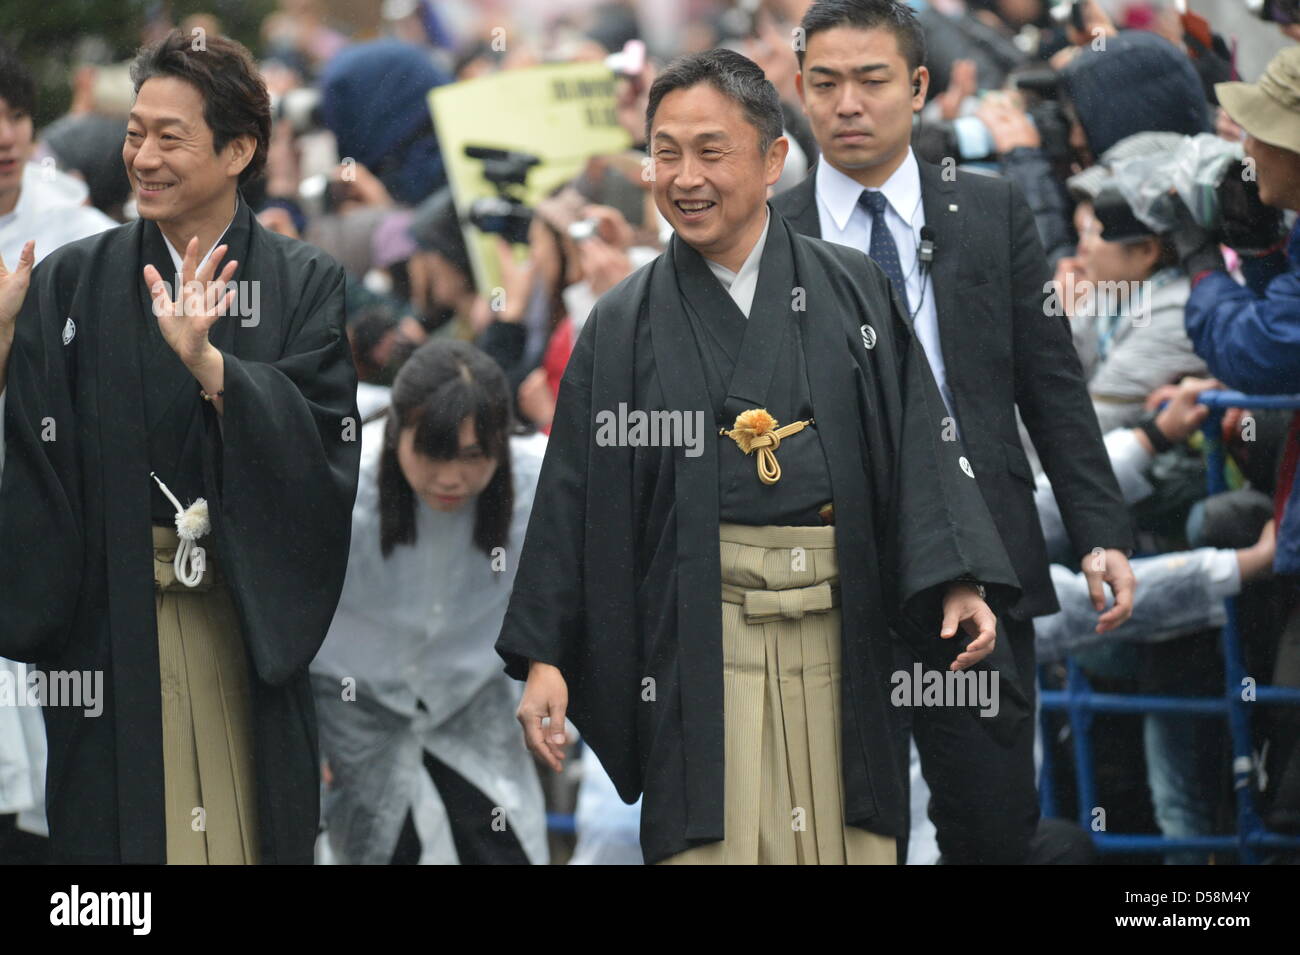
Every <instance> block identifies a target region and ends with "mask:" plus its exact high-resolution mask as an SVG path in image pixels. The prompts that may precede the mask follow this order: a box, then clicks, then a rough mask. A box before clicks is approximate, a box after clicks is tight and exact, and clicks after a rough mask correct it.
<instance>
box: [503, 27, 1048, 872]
mask: <svg viewBox="0 0 1300 955" xmlns="http://www.w3.org/2000/svg"><path fill="white" fill-rule="evenodd" d="M647 140H648V142H649V144H650V146H649V148H650V152H651V156H652V157H653V160H654V171H655V179H654V194H655V200H656V203H657V205H658V207H659V210H660V211H661V212H662V213H663V215H664V216H665V217H666V218H667V219H668V221H669V222H670V223H671V224H672V226H673V227H674V230H675V232H676V235H675V236H674V238H673V239H672V241H671V242H670V244H669V248H668V249H667V251H665V252H664V254H663V255H661V256H660V257H659V258H658V259H656V260H655V261H654V262H653V263H651V264H650V265H649V266H647V267H646V268H644V269H642V270H640V271H639V272H637V273H635V274H633V275H632V276H630V277H629V278H628V279H627V280H625V281H624V282H623V283H622V284H620V285H619V286H617V287H616V288H614V289H612V290H611V291H610V292H609V293H608V294H606V295H605V296H604V297H603V298H602V299H601V300H600V301H599V302H598V303H597V305H596V307H595V309H594V310H593V312H592V314H591V317H590V318H589V319H588V321H587V324H586V326H585V327H584V329H583V332H582V335H581V336H580V338H579V340H578V342H577V344H576V347H575V349H574V352H573V355H572V357H571V358H570V361H569V365H568V368H567V370H566V372H565V375H564V380H563V383H562V385H561V389H560V395H559V400H558V405H557V410H556V415H555V423H554V425H553V430H552V433H551V438H550V444H549V446H548V448H547V453H546V459H545V463H544V465H543V468H542V474H541V481H540V485H539V487H538V491H537V498H536V501H535V504H534V507H533V512H532V518H531V521H530V523H529V528H528V534H527V538H526V541H525V544H524V549H523V552H522V555H521V558H520V560H521V563H520V567H519V572H518V576H517V578H516V581H515V587H514V592H513V595H512V599H511V604H510V609H509V611H508V614H507V617H506V620H505V623H504V626H503V628H502V632H501V636H500V638H499V640H498V643H497V649H498V651H499V652H500V653H501V655H502V657H503V658H504V659H505V661H506V665H507V671H508V672H510V673H511V674H512V675H514V676H515V677H517V678H519V679H524V678H526V679H527V685H526V688H525V692H524V699H523V701H522V703H521V705H520V709H519V719H520V722H521V723H522V724H523V727H524V732H525V735H526V738H527V740H528V743H529V746H530V748H531V749H532V750H533V751H534V752H535V753H536V754H537V755H538V756H539V757H541V758H543V759H545V760H546V761H547V762H548V763H549V764H550V765H551V766H552V767H553V768H556V769H558V768H559V767H560V765H561V763H560V760H561V759H562V758H563V749H562V747H563V745H564V742H565V735H564V718H565V716H566V714H567V715H568V716H571V717H572V719H573V721H574V723H575V724H576V725H577V726H578V728H579V729H580V730H581V731H582V733H583V735H584V738H585V739H586V741H587V742H588V743H589V744H590V745H591V747H592V748H593V750H594V751H595V753H596V755H597V756H598V757H599V758H600V760H601V762H602V763H603V764H604V766H605V768H606V769H607V770H608V772H609V774H610V776H611V778H612V779H613V781H614V783H615V785H616V786H617V787H618V790H619V793H620V795H621V796H622V797H623V798H624V799H625V800H627V801H629V802H631V801H633V800H634V799H635V798H636V797H637V795H638V794H641V793H644V802H643V810H642V830H641V842H642V849H643V852H644V855H645V858H646V861H648V862H651V863H655V862H672V863H768V862H772V863H876V864H894V863H895V862H896V861H897V852H896V841H895V840H896V839H897V838H898V837H899V836H901V835H902V834H903V826H904V825H905V819H906V814H905V813H904V807H903V805H902V801H901V780H900V778H899V776H898V765H899V761H898V760H896V759H895V756H894V753H893V746H894V741H893V731H892V728H893V725H894V724H893V721H894V720H895V719H896V718H897V711H895V710H893V709H891V707H890V705H889V696H890V682H891V673H890V670H891V660H892V657H891V652H892V648H891V630H892V631H895V632H896V633H897V634H899V635H900V637H901V638H903V639H907V640H908V641H909V642H910V643H912V645H913V646H914V647H915V648H916V649H917V652H918V653H919V654H920V655H921V656H922V658H923V659H924V660H925V661H927V665H928V666H929V667H931V668H932V669H937V670H949V669H951V670H954V671H960V670H963V669H965V668H968V667H978V668H980V669H983V670H988V669H989V668H990V667H991V666H994V665H998V666H1003V665H1006V664H1007V663H1009V661H1008V660H1003V659H1000V657H1001V656H1002V655H1001V654H1000V652H995V647H994V628H995V622H996V621H995V618H994V615H993V613H992V611H991V610H990V607H989V605H988V604H986V603H985V602H984V600H983V599H981V593H982V592H983V591H984V588H987V595H988V600H989V602H990V603H992V604H993V605H994V606H1005V602H1006V601H1007V600H1008V599H1011V598H1014V597H1015V596H1016V595H1017V594H1018V591H1019V585H1018V582H1017V580H1016V577H1015V574H1014V572H1013V571H1012V569H1011V567H1010V564H1009V561H1008V559H1007V556H1006V554H1005V552H1004V551H1003V549H1002V545H1001V543H1000V541H999V539H998V536H997V533H996V531H995V530H994V527H993V525H992V521H991V518H990V516H989V514H988V511H987V509H986V507H985V505H984V502H983V499H982V497H981V496H980V494H979V491H978V489H977V487H976V484H975V481H974V480H973V478H972V477H971V470H970V465H969V462H968V461H966V460H965V459H964V458H962V457H961V455H960V451H959V449H958V446H957V444H956V442H952V441H945V440H944V430H943V417H944V415H945V411H944V410H943V403H942V401H941V399H940V397H939V393H938V389H937V386H936V385H935V383H934V379H933V377H932V375H931V373H930V371H929V367H928V364H927V362H926V360H925V355H924V353H923V352H921V350H920V346H919V345H918V344H917V343H916V341H915V340H914V339H912V337H911V334H910V331H909V330H908V327H907V326H906V324H905V323H904V322H903V319H902V315H901V313H900V312H899V311H898V309H897V307H896V306H895V304H894V301H893V299H892V298H891V295H890V290H889V285H888V280H887V279H886V278H885V276H884V274H883V273H882V272H881V271H880V269H879V268H878V267H876V266H875V265H874V264H873V263H871V262H870V261H869V260H868V259H867V258H866V257H865V256H864V255H862V254H861V253H860V252H855V251H853V250H850V249H847V248H844V247H840V246H834V245H831V244H829V243H825V242H822V241H820V240H816V239H809V238H806V237H803V236H800V235H798V234H797V233H795V232H794V231H793V230H792V229H791V228H790V227H789V225H788V224H787V223H786V222H785V220H784V219H782V218H781V217H780V216H779V215H778V214H777V213H775V212H774V211H772V210H771V208H770V207H769V206H768V205H767V204H766V201H765V199H766V190H767V187H768V186H770V185H771V184H772V183H774V182H775V181H776V179H777V177H778V176H779V175H780V172H781V168H782V165H783V163H784V159H785V154H786V149H787V143H786V140H785V139H784V138H783V137H782V136H781V112H780V106H779V102H778V99H777V95H776V91H775V90H774V89H773V88H772V86H771V84H770V83H768V82H767V80H766V79H765V78H764V77H763V74H762V71H761V70H759V68H758V67H757V66H756V65H755V64H753V63H751V62H750V61H749V60H747V59H745V58H744V57H743V56H740V55H739V54H736V53H733V52H730V51H726V50H713V51H710V52H707V53H702V54H696V55H692V56H689V57H685V58H683V59H681V60H678V61H677V62H676V63H674V64H673V65H671V66H670V67H669V68H668V69H666V70H665V71H664V72H663V73H662V74H661V75H660V77H659V78H658V80H656V82H655V84H654V86H653V88H652V89H651V92H650V99H649V108H648V111H647ZM628 409H632V411H633V412H642V413H648V416H649V420H651V421H666V420H675V419H672V418H671V417H669V416H671V415H672V414H673V413H676V414H677V415H678V416H679V419H680V420H682V421H685V420H688V419H689V418H690V416H700V417H701V418H702V419H703V420H704V422H705V423H706V424H705V427H704V428H703V429H702V430H703V432H704V435H705V440H704V443H703V446H702V447H700V446H699V445H698V442H694V443H692V442H690V441H689V440H686V438H687V435H688V434H689V433H691V429H689V428H685V427H683V428H680V429H678V431H676V432H674V431H673V430H672V429H670V428H667V427H662V428H660V429H658V430H654V429H653V428H652V429H651V430H652V432H653V433H652V434H647V433H646V430H645V429H644V428H642V429H639V430H638V429H636V428H622V427H620V428H618V429H611V428H609V427H607V426H606V424H607V423H608V422H609V421H610V420H611V416H620V420H623V417H622V416H626V420H628V421H631V420H632V413H629V412H628ZM656 412H658V413H659V416H658V417H656V416H655V414H654V413H656ZM665 413H668V415H665ZM690 420H695V419H690ZM602 422H604V424H603V423H602ZM699 430H701V429H695V432H694V433H696V434H698V432H699ZM674 438H677V439H678V440H676V441H675V442H674V441H673V440H672V439H674ZM959 632H964V636H963V638H961V639H958V638H956V634H958V633H959ZM967 641H968V642H967ZM963 642H965V645H964V646H963V645H961V644H963ZM990 654H993V657H992V658H991V659H990V660H985V659H984V658H985V657H988V656H989V655H990ZM994 672H998V671H994ZM985 675H988V674H985ZM1008 675H1010V676H1013V677H1014V674H1008ZM1016 682H1017V681H1016V680H1015V679H1014V678H1013V679H1009V680H1003V681H1002V686H1001V701H1000V709H999V713H998V715H997V716H996V717H995V718H992V719H989V720H987V721H985V722H987V724H988V727H989V730H990V732H995V733H996V732H999V728H1001V729H1002V730H1005V729H1006V727H1008V726H1010V725H1012V724H1016V723H1018V721H1021V720H1024V719H1026V718H1027V713H1026V711H1025V707H1024V705H1023V704H1024V700H1023V697H1020V696H1019V695H1018V691H1017V690H1016V689H1015V686H1016ZM972 715H973V718H976V719H981V718H980V717H978V716H976V715H974V713H972ZM982 721H984V720H982Z"/></svg>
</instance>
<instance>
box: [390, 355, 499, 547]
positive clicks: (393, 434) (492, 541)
mask: <svg viewBox="0 0 1300 955" xmlns="http://www.w3.org/2000/svg"><path fill="white" fill-rule="evenodd" d="M466 418H472V419H473V420H474V430H475V432H476V435H477V438H478V443H479V446H480V447H481V448H482V449H483V453H484V454H486V455H487V456H488V457H490V458H493V459H494V460H496V462H497V469H496V473H495V474H493V475H492V480H491V481H489V482H488V485H487V487H486V488H484V489H483V492H482V493H481V494H480V495H479V496H478V501H477V504H476V508H477V512H476V514H475V519H474V545H475V546H476V547H478V548H479V550H481V551H483V553H485V554H487V555H488V556H489V557H490V556H491V555H492V549H493V548H494V547H504V546H505V545H506V542H507V540H508V539H509V536H510V519H511V516H512V515H513V513H514V505H515V490H514V481H513V479H512V477H511V468H510V446H509V436H510V433H511V431H512V430H513V418H512V412H511V395H510V388H509V386H508V385H507V384H506V376H505V374H504V373H503V372H502V371H501V368H500V367H499V366H498V365H497V363H496V362H495V361H493V360H492V359H491V358H489V357H488V356H487V355H486V354H484V353H483V352H482V351H480V350H479V349H477V348H475V347H474V346H473V345H471V344H469V343H468V342H462V341H455V340H452V339H445V338H439V339H434V340H432V341H430V342H428V343H426V344H424V345H421V346H420V348H418V349H417V350H416V351H415V353H414V354H412V355H411V357H410V358H408V359H407V360H406V363H405V364H404V365H403V366H402V370H401V371H400V372H398V375H397V379H396V380H395V381H394V382H393V397H392V406H391V407H390V408H389V409H388V423H387V425H386V426H385V428H384V450H383V452H382V453H381V454H380V457H379V546H380V549H381V550H382V552H383V555H384V556H385V557H387V556H388V555H389V554H390V553H392V550H393V548H394V547H396V546H397V545H398V544H414V543H415V492H414V491H413V490H412V489H411V485H410V484H408V483H407V482H406V477H405V475H403V474H402V467H401V464H400V463H399V462H398V460H397V444H398V440H399V439H400V437H401V433H402V430H403V429H405V428H412V427H413V428H415V434H414V441H413V442H412V445H413V448H414V450H415V451H416V452H417V453H419V454H423V455H426V456H427V457H430V458H435V459H437V460H443V461H447V460H450V459H452V458H454V457H456V456H457V455H459V454H460V423H461V422H462V421H464V420H465V419H466Z"/></svg>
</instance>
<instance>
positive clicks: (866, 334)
mask: <svg viewBox="0 0 1300 955" xmlns="http://www.w3.org/2000/svg"><path fill="white" fill-rule="evenodd" d="M862 345H863V347H864V348H866V349H867V350H868V351H870V350H871V349H873V348H875V347H876V330H875V329H874V328H872V327H871V326H870V325H863V326H862Z"/></svg>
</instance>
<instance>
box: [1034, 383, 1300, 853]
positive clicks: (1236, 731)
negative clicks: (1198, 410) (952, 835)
mask: <svg viewBox="0 0 1300 955" xmlns="http://www.w3.org/2000/svg"><path fill="white" fill-rule="evenodd" d="M1201 402H1202V403H1203V404H1205V405H1207V406H1208V407H1209V409H1210V414H1209V417H1208V418H1207V419H1206V420H1205V423H1204V425H1203V430H1204V433H1205V439H1206V441H1205V449H1206V471H1207V473H1208V487H1209V492H1210V493H1211V494H1216V493H1218V492H1220V491H1222V490H1224V489H1225V487H1226V479H1225V477H1224V463H1225V462H1224V453H1223V447H1222V442H1221V441H1220V439H1219V436H1220V434H1221V422H1222V419H1223V412H1224V411H1225V410H1226V409H1228V408H1250V409H1257V410H1258V409H1264V408H1289V409H1300V395H1244V394H1242V393H1240V392H1236V391H1206V392H1203V393H1202V394H1201ZM1226 606H1227V622H1226V623H1225V624H1224V626H1223V662H1224V682H1225V686H1224V695H1223V696H1222V697H1201V698H1197V697H1169V696H1145V695H1138V694H1133V695H1127V694H1125V695H1121V694H1113V693H1094V692H1093V691H1092V688H1091V687H1090V686H1089V685H1088V681H1087V678H1086V677H1085V675H1084V673H1083V671H1082V670H1081V669H1080V668H1079V666H1078V665H1077V664H1076V663H1075V662H1074V661H1073V660H1072V659H1068V660H1067V661H1066V667H1067V674H1068V675H1067V679H1066V687H1065V689H1064V690H1043V691H1042V692H1041V693H1040V694H1039V697H1040V699H1041V701H1042V705H1041V711H1040V714H1039V719H1040V724H1039V725H1040V727H1041V729H1042V732H1043V747H1042V750H1043V763H1042V769H1041V773H1040V785H1039V795H1040V804H1041V808H1042V811H1043V815H1044V816H1054V815H1057V812H1056V808H1057V800H1056V798H1055V796H1056V794H1055V789H1054V786H1053V776H1052V772H1053V769H1054V760H1053V758H1052V740H1051V739H1050V737H1049V736H1048V723H1047V714H1048V712H1050V711H1053V710H1060V711H1064V712H1065V713H1066V714H1067V716H1068V719H1069V722H1070V729H1071V733H1072V737H1073V742H1074V747H1073V748H1074V761H1075V767H1076V774H1075V775H1076V778H1077V780H1078V802H1079V824H1080V825H1082V826H1083V827H1084V828H1085V829H1087V830H1088V831H1089V832H1090V834H1091V835H1092V838H1093V842H1094V844H1095V845H1096V847H1097V849H1098V851H1100V852H1153V853H1163V852H1169V851H1172V850H1178V849H1186V850H1193V851H1205V852H1211V851H1220V850H1233V851H1235V852H1236V853H1237V855H1238V858H1239V860H1240V861H1241V862H1242V863H1246V864H1254V863H1256V862H1258V861H1259V850H1260V849H1288V848H1289V849H1300V836H1290V835H1283V834H1281V833H1275V832H1270V831H1268V830H1267V829H1265V827H1264V824H1263V821H1262V820H1261V819H1260V817H1259V812H1258V810H1257V808H1256V805H1255V758H1254V754H1253V747H1252V745H1251V729H1250V726H1251V715H1252V714H1251V708H1252V707H1253V706H1256V705H1258V704H1260V703H1263V704H1271V705H1277V704H1283V705H1288V704H1289V705H1293V706H1294V705H1300V690H1297V689H1289V688H1284V687H1272V686H1254V687H1252V688H1251V695H1252V696H1253V699H1250V700H1248V699H1246V698H1245V697H1246V695H1247V694H1245V693H1243V690H1244V689H1245V687H1246V686H1247V685H1248V682H1247V677H1248V675H1247V673H1246V670H1245V664H1244V659H1243V656H1242V651H1241V637H1240V633H1239V632H1238V629H1237V606H1236V600H1235V599H1234V598H1231V597H1229V598H1228V600H1227V601H1226ZM1255 682H1258V680H1256V681H1255ZM1099 712H1111V713H1154V712H1176V713H1188V714H1197V715H1218V716H1223V717H1225V718H1226V719H1227V720H1228V729H1229V733H1230V736H1231V739H1232V776H1233V792H1234V794H1235V795H1236V801H1237V832H1236V834H1235V835H1224V836H1206V837H1198V838H1189V839H1171V838H1166V837H1164V836H1152V835H1135V834H1121V833H1110V832H1105V831H1094V829H1093V819H1092V809H1093V807H1095V806H1097V805H1098V799H1097V789H1096V777H1095V774H1094V772H1093V761H1092V733H1091V725H1092V716H1093V714H1094V713H1099Z"/></svg>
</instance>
